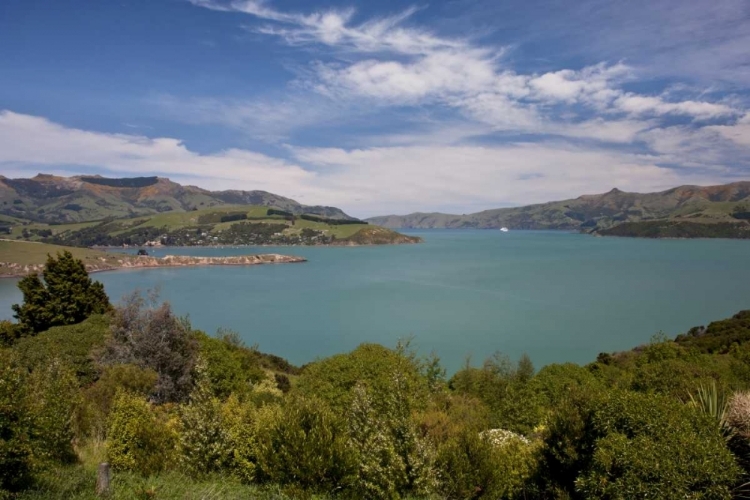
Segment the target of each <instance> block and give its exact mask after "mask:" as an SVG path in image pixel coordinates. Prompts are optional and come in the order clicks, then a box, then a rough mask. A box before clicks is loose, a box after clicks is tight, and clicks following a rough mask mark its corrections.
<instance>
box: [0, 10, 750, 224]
mask: <svg viewBox="0 0 750 500" xmlns="http://www.w3.org/2000/svg"><path fill="white" fill-rule="evenodd" d="M40 172H43V173H53V174H58V175H65V176H69V175H80V174H99V175H104V176H110V177H125V176H148V175H158V176H162V177H169V178H170V179H172V180H174V181H176V182H180V183H183V184H191V185H197V186H200V187H203V188H207V189H245V190H254V189H261V190H266V191H270V192H273V193H276V194H280V195H283V196H288V197H291V198H294V199H296V200H298V201H300V202H301V203H305V204H322V205H332V206H337V207H340V208H342V209H344V210H345V211H346V212H347V213H350V214H352V215H355V216H359V217H367V216H374V215H384V214H403V213H409V212H414V211H423V212H432V211H442V212H450V213H469V212H475V211H479V210H484V209H490V208H498V207H504V206H515V205H523V204H529V203H537V202H544V201H550V200H558V199H565V198H571V197H576V196H579V195H581V194H593V193H599V192H606V191H609V190H610V189H612V188H614V187H617V188H619V189H621V190H624V191H638V192H650V191H658V190H664V189H668V188H671V187H674V186H677V185H681V184H698V185H711V184H722V183H727V182H734V181H739V180H750V1H748V0H658V1H654V0H629V1H627V2H624V1H622V0H576V1H571V0H442V1H433V2H429V3H427V2H420V3H412V2H402V1H396V0H382V1H379V2H364V1H355V0H335V1H317V0H316V1H311V0H308V1H295V0H267V1H261V0H97V1H92V0H2V1H0V174H2V175H5V176H6V177H31V176H34V175H36V174H37V173H40Z"/></svg>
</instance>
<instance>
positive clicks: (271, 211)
mask: <svg viewBox="0 0 750 500" xmlns="http://www.w3.org/2000/svg"><path fill="white" fill-rule="evenodd" d="M266 215H280V216H282V217H294V214H293V213H292V212H287V211H286V210H279V209H278V208H269V209H268V210H267V211H266Z"/></svg>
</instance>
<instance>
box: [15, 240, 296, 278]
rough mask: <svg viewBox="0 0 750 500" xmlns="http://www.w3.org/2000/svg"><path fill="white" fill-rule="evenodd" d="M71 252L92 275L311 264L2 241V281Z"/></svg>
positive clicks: (283, 258)
mask: <svg viewBox="0 0 750 500" xmlns="http://www.w3.org/2000/svg"><path fill="white" fill-rule="evenodd" d="M65 251H70V252H71V253H72V254H73V255H74V256H75V257H76V258H78V259H80V260H81V261H82V262H83V263H84V265H85V267H86V271H87V272H89V273H95V272H100V271H114V270H117V269H143V268H160V267H196V266H255V265H259V264H292V263H299V262H307V259H305V258H304V257H296V256H293V255H280V254H275V253H272V254H257V255H233V256H223V257H199V256H186V255H167V256H164V257H153V256H148V255H127V254H123V253H115V252H102V251H98V250H89V249H83V248H73V247H62V246H58V245H47V244H44V243H34V242H25V241H23V242H17V241H7V240H2V241H0V278H15V277H21V276H26V275H28V274H29V273H39V272H41V271H42V270H43V269H44V264H45V261H46V259H47V256H48V255H55V254H56V253H60V252H65Z"/></svg>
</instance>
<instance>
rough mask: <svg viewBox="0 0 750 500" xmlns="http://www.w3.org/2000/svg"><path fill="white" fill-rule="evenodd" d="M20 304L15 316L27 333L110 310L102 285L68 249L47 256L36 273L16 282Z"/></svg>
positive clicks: (69, 322)
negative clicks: (39, 270)
mask: <svg viewBox="0 0 750 500" xmlns="http://www.w3.org/2000/svg"><path fill="white" fill-rule="evenodd" d="M18 288H20V290H21V292H22V293H23V304H21V305H19V304H14V305H13V311H14V313H15V314H14V316H15V318H16V319H17V320H18V323H19V325H20V327H21V328H22V329H23V330H25V331H26V332H27V333H34V334H36V333H39V332H43V331H45V330H48V329H49V328H50V327H53V326H58V325H71V324H75V323H80V322H81V321H83V320H85V319H86V318H88V317H89V316H91V315H92V314H97V313H105V312H107V311H109V310H110V309H111V307H112V306H111V305H110V302H109V297H107V294H106V293H105V292H104V286H103V285H102V284H101V283H99V282H98V281H92V280H91V278H90V277H89V275H88V273H87V272H86V266H85V265H84V264H83V262H82V261H81V260H79V259H76V258H74V257H73V254H71V253H70V252H68V251H67V250H66V251H64V252H61V253H58V254H57V258H55V257H52V256H51V255H50V256H48V257H47V263H46V264H45V265H44V270H43V271H42V278H40V277H39V275H38V274H30V275H28V276H26V277H25V278H23V279H22V280H21V281H19V282H18Z"/></svg>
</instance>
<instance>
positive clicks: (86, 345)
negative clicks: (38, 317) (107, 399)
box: [13, 314, 109, 385]
mask: <svg viewBox="0 0 750 500" xmlns="http://www.w3.org/2000/svg"><path fill="white" fill-rule="evenodd" d="M108 331H109V318H108V317H107V316H102V315H99V314H96V315H93V316H91V317H90V318H88V319H87V320H86V321H84V322H82V323H79V324H77V325H68V326H56V327H54V328H50V329H49V330H47V331H46V332H44V335H35V336H29V337H24V338H22V339H19V340H18V341H17V342H16V343H15V345H14V346H13V350H14V351H16V352H17V353H18V355H19V360H20V362H21V363H22V364H23V365H24V366H26V367H27V368H28V369H33V368H34V367H36V366H42V365H45V364H47V363H49V362H50V360H52V359H54V358H58V359H60V360H61V361H63V362H64V363H65V364H66V365H68V366H70V367H71V368H72V369H73V370H74V371H75V374H76V376H77V377H78V379H79V381H80V383H81V385H86V384H90V383H92V382H94V381H95V380H96V378H97V376H98V369H97V367H96V366H95V364H94V362H93V361H92V359H91V351H92V349H95V348H97V347H99V346H101V345H102V344H103V343H104V339H105V337H106V336H107V332H108Z"/></svg>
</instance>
